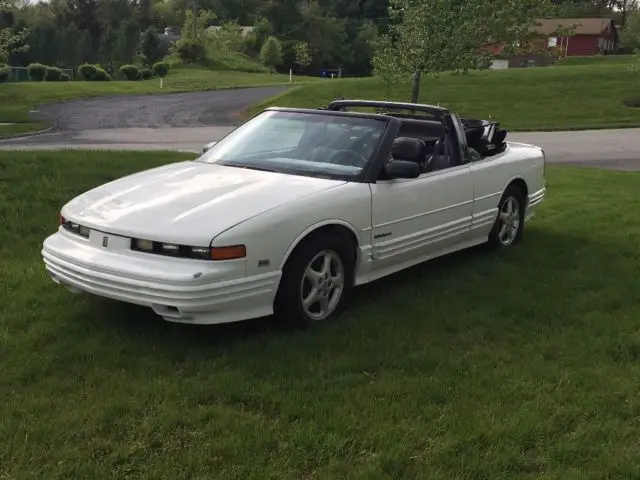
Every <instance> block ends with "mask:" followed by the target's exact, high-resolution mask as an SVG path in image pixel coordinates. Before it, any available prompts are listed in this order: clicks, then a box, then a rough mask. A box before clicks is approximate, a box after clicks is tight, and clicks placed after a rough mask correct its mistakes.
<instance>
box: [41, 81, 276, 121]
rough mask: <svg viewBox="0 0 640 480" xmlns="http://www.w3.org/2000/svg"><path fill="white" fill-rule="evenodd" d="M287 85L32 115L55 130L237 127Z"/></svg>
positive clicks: (114, 101) (73, 104) (93, 101)
mask: <svg viewBox="0 0 640 480" xmlns="http://www.w3.org/2000/svg"><path fill="white" fill-rule="evenodd" d="M287 88H288V87H286V86H278V87H259V88H238V89H225V90H213V91H208V92H188V93H168V94H161V95H114V96H109V97H97V98H89V99H83V100H72V101H67V102H60V103H54V104H50V105H43V106H40V107H39V108H38V109H37V110H36V112H34V116H36V117H38V118H41V119H43V120H45V121H46V122H47V123H49V124H50V125H53V126H54V127H55V129H56V130H57V131H61V132H76V131H85V130H98V129H121V128H168V127H201V126H208V125H214V126H215V125H223V126H227V125H235V124H237V123H238V122H239V121H240V114H241V113H242V112H243V111H245V110H247V109H248V108H249V107H250V106H251V105H253V104H255V103H258V102H261V101H263V100H266V99H267V98H269V97H272V96H274V95H277V94H279V93H282V92H284V91H285V90H286V89H287Z"/></svg>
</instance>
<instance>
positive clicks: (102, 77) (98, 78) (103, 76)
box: [92, 67, 111, 82]
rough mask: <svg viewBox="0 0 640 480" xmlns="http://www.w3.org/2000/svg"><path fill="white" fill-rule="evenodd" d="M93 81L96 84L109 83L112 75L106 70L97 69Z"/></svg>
mask: <svg viewBox="0 0 640 480" xmlns="http://www.w3.org/2000/svg"><path fill="white" fill-rule="evenodd" d="M92 80H93V81H94V82H108V81H110V80H111V75H109V74H108V73H107V72H106V71H105V70H104V68H99V67H98V68H96V72H95V73H94V74H93V78H92Z"/></svg>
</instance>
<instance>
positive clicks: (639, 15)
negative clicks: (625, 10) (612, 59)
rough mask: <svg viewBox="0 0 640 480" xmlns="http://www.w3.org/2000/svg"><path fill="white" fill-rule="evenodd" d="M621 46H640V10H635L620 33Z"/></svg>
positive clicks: (634, 47) (631, 47)
mask: <svg viewBox="0 0 640 480" xmlns="http://www.w3.org/2000/svg"><path fill="white" fill-rule="evenodd" d="M620 46H621V47H624V48H629V49H632V50H635V49H637V48H640V10H635V11H633V12H632V13H631V14H630V15H629V17H628V18H627V23H626V24H625V26H624V29H623V30H622V33H621V34H620Z"/></svg>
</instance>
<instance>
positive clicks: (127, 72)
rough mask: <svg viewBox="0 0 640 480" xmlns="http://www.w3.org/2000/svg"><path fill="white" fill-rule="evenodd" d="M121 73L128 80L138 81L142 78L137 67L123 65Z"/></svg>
mask: <svg viewBox="0 0 640 480" xmlns="http://www.w3.org/2000/svg"><path fill="white" fill-rule="evenodd" d="M120 73H121V74H122V75H123V76H124V78H126V79H127V80H138V79H139V78H140V72H139V71H138V67H136V66H135V65H123V66H121V67H120Z"/></svg>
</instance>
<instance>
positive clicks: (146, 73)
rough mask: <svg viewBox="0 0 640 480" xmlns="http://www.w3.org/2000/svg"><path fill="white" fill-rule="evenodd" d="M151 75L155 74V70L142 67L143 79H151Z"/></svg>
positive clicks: (141, 74)
mask: <svg viewBox="0 0 640 480" xmlns="http://www.w3.org/2000/svg"><path fill="white" fill-rule="evenodd" d="M151 75H153V72H152V71H151V69H150V68H147V67H144V68H141V69H140V76H141V77H142V79H143V80H149V79H150V78H151Z"/></svg>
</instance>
